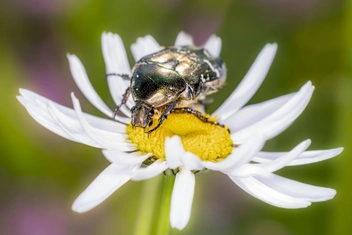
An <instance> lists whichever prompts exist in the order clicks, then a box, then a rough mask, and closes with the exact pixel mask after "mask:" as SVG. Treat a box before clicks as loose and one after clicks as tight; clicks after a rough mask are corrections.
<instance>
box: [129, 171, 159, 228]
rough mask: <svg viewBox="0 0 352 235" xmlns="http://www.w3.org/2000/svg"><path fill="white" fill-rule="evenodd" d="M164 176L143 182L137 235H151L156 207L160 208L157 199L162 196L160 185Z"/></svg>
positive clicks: (137, 219) (137, 220) (136, 225)
mask: <svg viewBox="0 0 352 235" xmlns="http://www.w3.org/2000/svg"><path fill="white" fill-rule="evenodd" d="M161 180H162V176H158V177H155V178H153V179H150V180H146V181H144V182H143V188H142V193H141V199H140V202H139V209H138V214H137V218H136V224H135V230H134V234H135V235H149V234H151V229H152V225H153V222H154V221H153V220H154V216H153V215H154V214H155V212H156V207H157V206H158V203H157V198H158V195H159V194H160V183H161Z"/></svg>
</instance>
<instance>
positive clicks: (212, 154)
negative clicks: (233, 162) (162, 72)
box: [126, 113, 233, 161]
mask: <svg viewBox="0 0 352 235" xmlns="http://www.w3.org/2000/svg"><path fill="white" fill-rule="evenodd" d="M214 121H215V120H214ZM126 131H127V134H128V136H129V139H130V140H131V141H132V142H133V143H134V144H136V145H137V148H138V150H139V151H141V152H145V153H153V154H154V155H155V156H156V157H157V158H161V159H165V149H164V148H165V147H164V143H165V139H166V137H172V136H174V135H178V136H180V137H181V140H182V144H183V147H184V149H185V150H186V151H188V152H192V153H194V154H196V155H197V156H198V157H199V158H201V159H202V160H208V161H217V160H220V159H223V158H226V157H227V156H228V155H229V154H230V153H231V152H232V149H233V142H232V140H231V137H230V134H229V132H228V130H227V127H225V128H223V127H221V126H219V125H215V124H212V123H206V122H203V121H201V120H199V119H198V118H197V117H195V116H194V115H193V114H186V113H183V114H176V113H171V114H170V115H169V116H168V117H167V119H166V120H164V122H163V124H162V125H161V126H160V127H159V128H158V129H156V130H155V131H153V132H152V133H151V134H150V135H149V137H148V134H147V133H145V132H144V129H143V128H140V127H136V128H135V129H133V128H132V125H131V124H130V125H128V126H127V128H126Z"/></svg>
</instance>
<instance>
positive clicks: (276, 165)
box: [228, 140, 311, 177]
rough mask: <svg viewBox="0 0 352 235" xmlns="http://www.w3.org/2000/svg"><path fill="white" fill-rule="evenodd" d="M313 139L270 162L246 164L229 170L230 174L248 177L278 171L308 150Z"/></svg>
mask: <svg viewBox="0 0 352 235" xmlns="http://www.w3.org/2000/svg"><path fill="white" fill-rule="evenodd" d="M310 143H311V141H310V140H306V141H303V142H302V143H300V144H299V145H297V146H296V147H295V148H294V149H292V150H291V151H290V152H288V153H286V154H285V155H282V156H281V157H280V158H277V159H275V160H272V161H270V162H265V163H261V164H245V165H242V166H240V167H239V168H236V169H234V170H232V171H231V172H229V173H228V174H229V175H231V176H236V177H248V176H256V175H266V174H268V173H269V172H274V171H277V170H279V169H281V168H283V167H285V166H286V165H287V164H288V163H290V162H291V161H292V160H293V159H295V158H296V157H298V156H299V155H300V154H301V153H302V152H303V151H304V150H306V149H307V148H308V147H309V145H310Z"/></svg>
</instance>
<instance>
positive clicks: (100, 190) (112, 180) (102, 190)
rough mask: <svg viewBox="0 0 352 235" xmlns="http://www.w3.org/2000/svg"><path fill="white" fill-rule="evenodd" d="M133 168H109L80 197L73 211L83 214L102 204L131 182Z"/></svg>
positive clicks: (116, 166)
mask: <svg viewBox="0 0 352 235" xmlns="http://www.w3.org/2000/svg"><path fill="white" fill-rule="evenodd" d="M133 168H135V167H121V166H118V165H115V164H111V165H110V166H108V167H107V168H106V169H105V170H104V171H103V172H102V173H100V175H99V176H98V177H97V178H96V179H95V180H94V181H93V182H92V183H91V184H90V185H89V186H88V188H87V189H86V190H84V192H83V193H82V194H81V195H79V197H78V198H77V199H76V200H75V202H74V203H73V205H72V210H74V211H76V212H79V213H83V212H86V211H89V210H91V209H93V208H94V207H96V206H97V205H99V204H100V203H102V202H103V201H104V200H105V199H106V198H108V197H109V196H110V195H111V194H112V193H113V192H115V191H116V190H117V189H118V188H120V187H121V186H122V185H124V184H125V183H126V182H127V181H128V180H130V178H131V174H132V173H131V172H132V171H133Z"/></svg>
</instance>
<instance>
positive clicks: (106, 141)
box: [71, 93, 125, 149]
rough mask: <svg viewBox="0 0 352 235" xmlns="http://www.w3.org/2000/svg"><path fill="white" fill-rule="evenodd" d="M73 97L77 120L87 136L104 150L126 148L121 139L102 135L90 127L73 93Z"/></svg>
mask: <svg viewBox="0 0 352 235" xmlns="http://www.w3.org/2000/svg"><path fill="white" fill-rule="evenodd" d="M71 97H72V103H73V107H74V109H75V111H76V115H77V118H78V120H79V122H80V124H81V126H82V129H83V130H84V132H85V133H86V134H87V136H89V137H90V138H91V139H92V140H93V141H95V142H96V143H97V144H99V145H100V146H101V148H104V149H120V148H121V147H122V146H125V144H124V143H122V142H121V140H120V139H119V138H116V137H115V136H113V135H106V134H105V133H101V132H99V131H97V130H96V129H94V128H92V126H90V125H89V123H88V122H87V120H85V118H84V116H83V113H82V110H81V105H80V103H79V100H78V99H77V98H76V97H75V96H74V94H73V93H71Z"/></svg>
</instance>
